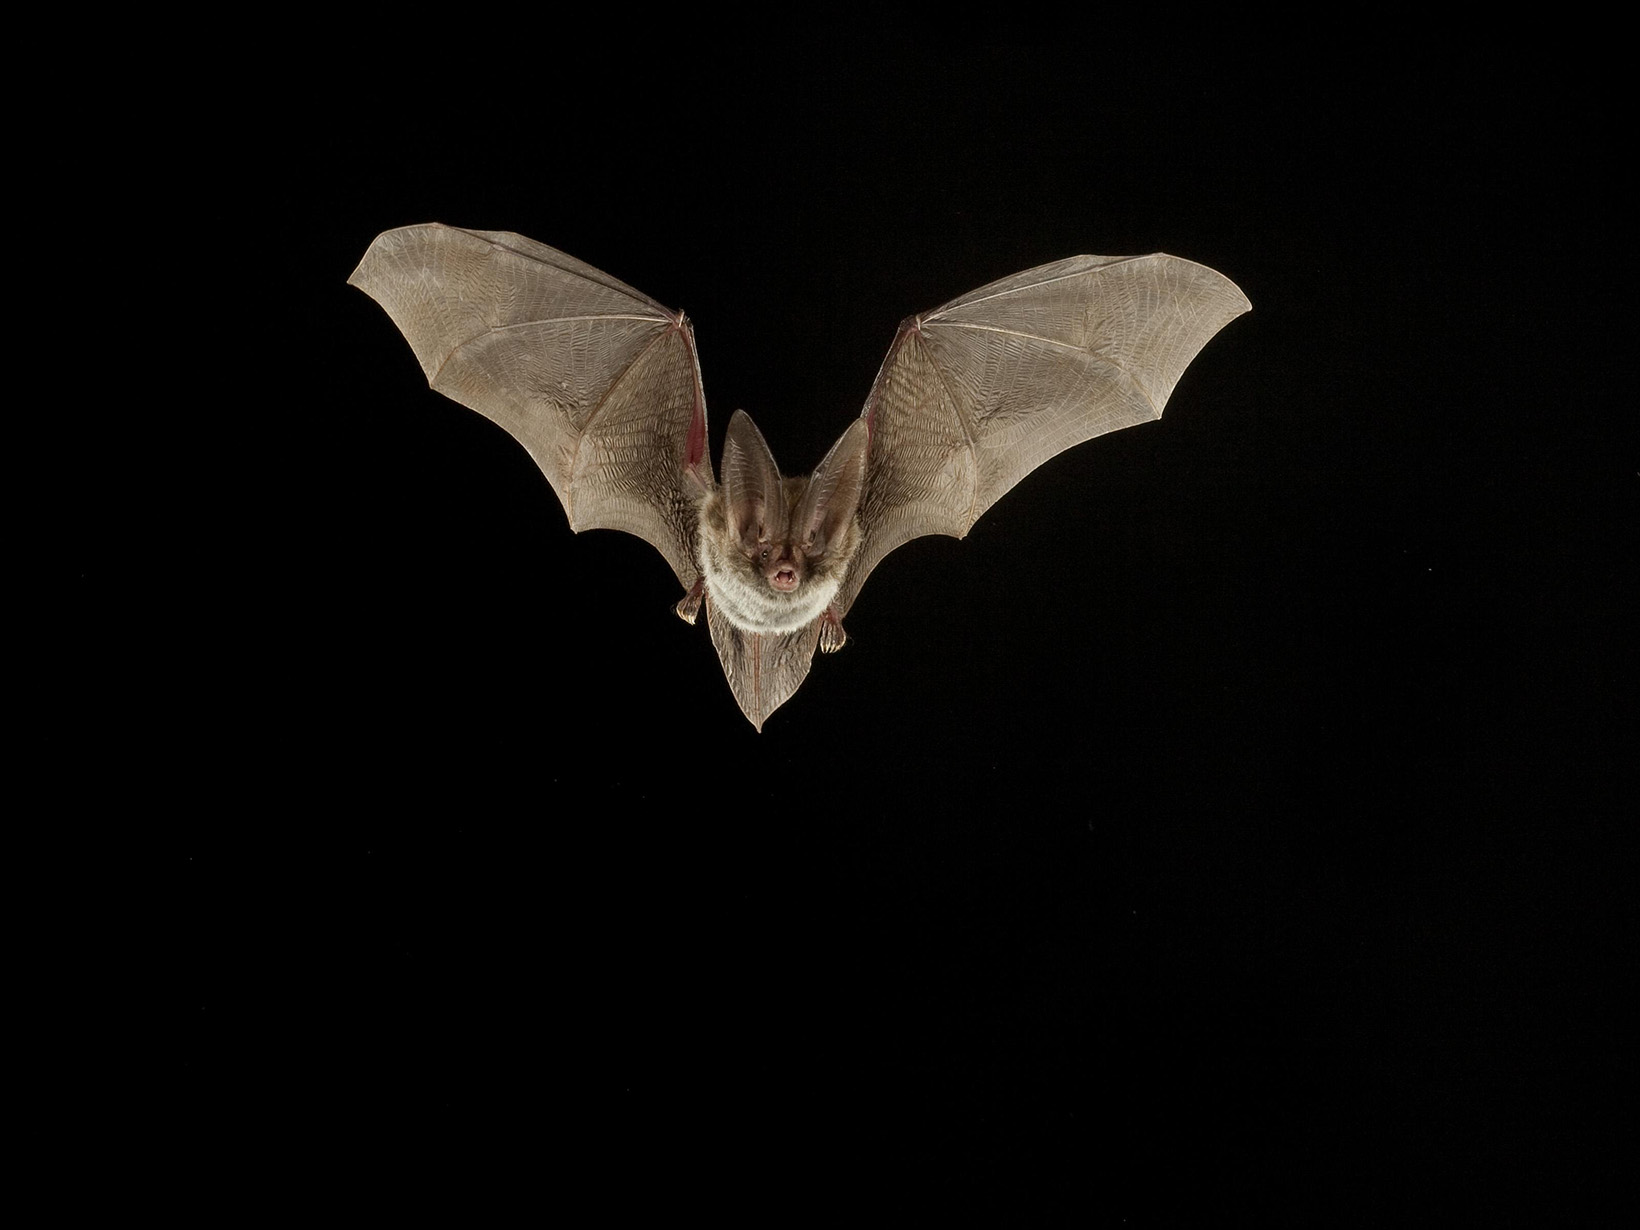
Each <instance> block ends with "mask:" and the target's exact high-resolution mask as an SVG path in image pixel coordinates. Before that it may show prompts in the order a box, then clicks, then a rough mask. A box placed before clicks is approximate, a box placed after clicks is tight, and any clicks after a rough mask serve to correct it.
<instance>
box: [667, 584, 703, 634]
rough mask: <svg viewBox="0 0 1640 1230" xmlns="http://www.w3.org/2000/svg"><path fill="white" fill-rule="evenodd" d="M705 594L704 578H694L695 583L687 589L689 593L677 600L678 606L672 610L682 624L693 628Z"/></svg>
mask: <svg viewBox="0 0 1640 1230" xmlns="http://www.w3.org/2000/svg"><path fill="white" fill-rule="evenodd" d="M705 594H706V578H705V577H696V578H695V583H694V584H693V585H691V586H690V587H689V592H688V593H686V594H685V595H684V596H683V597H681V598H679V599H678V605H677V606H675V607H673V608H672V609H673V610H674V611H676V612H677V613H678V618H679V619H681V620H683V622H684V623H686V624H689V625H691V626H693V624H694V622H695V618H696V616H698V615H699V614H700V600H701V598H703V597H704V596H705Z"/></svg>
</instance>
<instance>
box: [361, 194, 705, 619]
mask: <svg viewBox="0 0 1640 1230" xmlns="http://www.w3.org/2000/svg"><path fill="white" fill-rule="evenodd" d="M348 281H349V282H350V283H351V284H353V285H354V286H357V287H358V288H359V289H360V290H363V291H364V292H365V293H366V294H368V295H369V296H370V297H371V298H373V299H375V300H376V302H378V303H379V304H381V305H382V307H383V308H385V309H386V310H387V314H388V315H389V316H391V317H392V318H393V323H394V324H396V325H398V327H399V331H400V332H401V333H403V334H404V336H405V339H406V340H407V341H408V342H409V343H410V346H411V349H413V350H414V351H415V352H416V358H417V359H418V360H420V362H421V368H422V371H424V372H425V373H426V374H427V382H428V384H430V385H432V387H433V388H435V389H437V390H438V391H439V392H440V393H443V394H444V395H445V396H446V397H451V398H454V399H455V400H456V401H458V402H460V403H461V404H462V405H464V406H468V407H471V408H472V409H474V410H477V411H478V412H479V413H480V414H482V415H484V416H485V417H486V418H489V419H491V420H493V421H494V422H496V423H498V424H500V425H501V426H502V427H504V428H505V429H506V430H507V431H508V432H509V433H510V434H511V435H512V436H513V438H514V439H516V440H517V441H518V442H519V443H520V444H522V445H523V446H524V447H525V448H526V449H528V450H529V453H530V456H531V457H533V458H535V461H536V464H537V465H539V466H540V467H541V469H542V471H543V472H544V473H545V474H546V476H547V481H548V482H550V483H551V484H552V489H553V490H554V491H556V492H557V493H558V499H559V500H560V501H561V502H562V503H563V505H564V512H565V513H566V514H568V516H569V523H570V528H572V529H574V530H576V531H577V532H579V531H581V530H587V529H599V528H601V529H616V530H625V531H627V532H628V533H630V534H636V535H638V536H639V537H640V538H644V539H647V540H648V541H649V542H650V543H651V544H653V545H654V547H655V549H656V550H658V551H659V552H660V553H661V554H662V555H663V556H665V557H666V562H667V563H668V564H670V565H671V566H672V571H673V572H675V573H677V576H678V580H679V581H681V582H682V583H683V585H684V586H685V587H686V588H687V587H688V586H690V585H692V584H693V583H694V582H695V580H696V578H697V577H698V576H699V575H700V567H699V565H698V564H697V563H696V558H695V536H696V533H697V530H698V523H697V520H696V501H697V497H698V494H699V492H701V491H705V490H710V488H711V486H712V482H713V479H712V462H711V459H710V458H709V457H707V455H706V398H705V397H704V395H703V394H702V392H701V387H700V367H699V364H698V363H697V361H696V358H695V338H694V331H693V330H692V329H691V328H690V326H689V322H688V321H687V320H686V319H685V318H684V316H683V314H682V313H681V312H672V311H669V310H668V309H666V308H664V307H662V306H661V305H660V304H658V303H656V302H655V301H654V300H653V299H650V298H649V297H648V296H647V295H644V294H642V293H641V292H639V291H636V290H633V289H632V288H631V287H630V286H627V285H624V284H623V283H621V282H618V281H616V280H615V279H614V278H612V277H610V276H609V275H608V274H607V273H601V272H599V271H598V270H597V269H594V268H593V267H592V266H591V265H587V264H584V263H583V262H581V261H578V260H576V259H575V258H574V257H573V256H567V255H565V254H564V253H562V252H559V251H557V250H556V249H554V248H549V247H547V246H546V244H542V243H536V242H535V241H534V240H533V239H526V238H524V237H523V236H522V235H513V234H510V233H507V232H504V231H464V230H458V229H457V228H455V227H450V226H441V225H438V224H437V223H433V224H430V225H425V226H406V227H402V228H400V229H399V230H395V231H386V232H384V233H383V234H381V235H378V236H377V237H376V240H375V242H374V243H372V244H371V245H370V250H369V251H368V252H366V253H365V256H364V260H362V261H360V262H359V267H358V268H357V269H355V270H354V271H353V276H352V277H350V278H349V279H348Z"/></svg>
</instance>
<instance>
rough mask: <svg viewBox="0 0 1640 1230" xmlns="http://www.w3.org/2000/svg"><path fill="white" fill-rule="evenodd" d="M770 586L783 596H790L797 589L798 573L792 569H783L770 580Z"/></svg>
mask: <svg viewBox="0 0 1640 1230" xmlns="http://www.w3.org/2000/svg"><path fill="white" fill-rule="evenodd" d="M769 584H770V585H772V586H774V587H775V588H776V589H778V590H779V591H780V592H781V593H783V594H789V593H791V592H792V590H794V589H796V588H797V573H796V572H795V571H794V570H793V569H790V568H782V569H781V570H780V571H779V572H777V573H775V574H774V575H773V576H772V577H770V578H769Z"/></svg>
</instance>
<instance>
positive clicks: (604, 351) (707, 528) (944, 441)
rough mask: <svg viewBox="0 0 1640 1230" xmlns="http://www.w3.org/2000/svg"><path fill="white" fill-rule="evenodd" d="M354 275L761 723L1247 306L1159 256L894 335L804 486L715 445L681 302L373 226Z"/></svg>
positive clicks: (1033, 272) (464, 238) (525, 257)
mask: <svg viewBox="0 0 1640 1230" xmlns="http://www.w3.org/2000/svg"><path fill="white" fill-rule="evenodd" d="M348 281H349V282H350V283H351V284H352V285H354V286H357V287H359V289H361V290H363V291H364V292H365V293H366V294H368V295H370V296H371V298H373V299H375V300H376V302H377V303H379V304H381V306H382V307H383V308H385V309H386V311H387V314H388V315H389V316H390V317H392V319H393V323H394V324H396V325H397V326H398V327H399V330H400V332H402V333H403V334H404V336H405V338H406V339H407V340H408V341H409V343H410V347H411V349H412V350H414V351H415V355H416V358H417V359H418V360H419V361H420V363H421V367H422V370H423V372H425V373H426V375H427V381H428V383H429V384H430V385H431V386H432V387H433V388H434V389H436V390H438V391H439V392H440V393H443V394H445V395H446V396H447V397H450V398H453V399H454V400H456V401H458V402H460V403H461V404H462V405H464V406H469V407H471V408H472V409H474V410H477V411H478V412H479V413H480V414H483V415H485V416H486V417H488V418H490V419H492V420H494V421H495V422H496V423H498V424H499V425H500V426H502V427H503V428H505V429H506V430H507V431H508V432H509V433H511V435H512V436H513V437H514V438H515V439H516V440H517V441H518V442H519V443H520V444H522V445H523V446H524V447H525V448H526V449H527V450H528V451H529V454H530V456H531V457H533V458H535V461H536V464H537V465H539V466H540V467H541V469H542V471H543V472H545V474H546V476H547V481H548V482H549V483H551V484H552V488H553V490H554V491H555V492H557V493H558V498H559V500H560V501H561V502H562V503H563V505H564V512H565V513H566V514H568V516H569V523H570V527H571V528H572V529H573V530H575V531H577V532H579V531H581V530H586V529H599V528H602V529H617V530H626V531H627V532H628V533H631V534H636V535H638V536H639V537H641V538H644V539H646V540H647V541H648V542H649V543H650V544H651V545H653V546H654V547H655V549H656V550H658V551H659V552H660V553H661V555H663V556H664V557H665V558H666V562H667V563H668V564H670V565H671V567H672V571H673V572H674V573H676V574H677V577H678V580H679V582H680V583H681V584H682V585H683V587H684V591H685V592H684V596H683V598H682V599H681V600H680V601H679V602H678V604H677V608H676V609H677V613H678V615H679V616H681V617H682V618H683V619H685V620H687V621H688V622H689V623H691V624H692V623H694V622H695V619H696V617H697V616H698V615H699V613H700V610H701V607H702V606H703V605H704V607H705V609H706V623H707V627H708V628H709V629H710V631H711V636H712V643H713V645H714V646H716V648H717V652H718V657H719V658H720V659H721V661H722V664H723V673H724V675H725V676H726V677H727V678H728V681H729V688H730V690H731V691H732V692H733V693H734V697H735V700H736V701H737V702H738V703H739V705H740V708H741V711H742V712H743V713H744V714H745V715H746V717H747V718H748V719H749V720H750V721H751V723H752V725H753V726H755V727H756V728H757V729H758V730H762V728H763V723H764V721H765V720H767V718H768V717H769V715H770V714H771V713H773V712H774V711H775V710H776V709H778V708H779V707H780V706H781V705H782V704H784V703H785V702H786V701H787V700H788V699H789V698H790V697H791V695H792V693H794V692H795V691H796V690H797V688H798V686H799V685H800V684H801V683H802V682H803V680H804V678H805V677H806V676H807V675H808V673H809V665H810V662H811V661H812V660H813V657H814V651H815V649H816V648H817V647H818V648H819V649H820V650H821V651H822V652H827V653H829V652H832V651H835V650H837V649H841V648H842V646H843V643H844V641H845V640H846V636H845V633H844V631H843V618H844V616H846V615H847V614H848V612H849V609H850V608H851V607H852V606H853V605H854V600H855V598H856V597H858V596H859V593H860V587H861V586H862V585H864V584H865V581H866V578H867V577H868V576H870V575H871V571H872V569H874V568H875V567H876V566H877V564H878V563H879V562H880V561H881V560H882V558H883V557H884V556H885V555H887V554H888V553H889V552H890V551H892V550H894V548H895V547H898V546H900V545H901V544H902V543H905V542H907V541H909V540H910V539H913V538H917V537H919V536H921V535H923V534H948V535H950V536H952V537H954V538H962V537H964V536H965V535H966V534H967V533H968V530H969V529H970V528H971V527H972V526H973V524H974V522H975V521H977V520H978V519H979V517H980V516H981V515H982V514H983V513H984V512H985V510H986V509H988V508H990V507H991V505H992V504H994V503H996V501H997V500H998V499H1000V498H1001V497H1002V496H1003V495H1004V494H1006V493H1007V491H1008V490H1009V489H1010V488H1011V487H1013V485H1014V484H1015V483H1017V482H1019V480H1020V479H1022V478H1024V477H1025V476H1026V475H1027V474H1029V473H1030V472H1031V471H1032V470H1034V469H1036V467H1037V466H1039V465H1041V464H1042V463H1043V462H1044V461H1047V460H1048V458H1050V457H1053V456H1054V455H1056V454H1058V453H1060V452H1062V451H1064V450H1065V449H1067V448H1070V447H1071V446H1072V445H1074V444H1080V443H1081V442H1082V441H1084V440H1091V439H1092V438H1093V437H1094V436H1099V435H1103V434H1104V433H1105V432H1107V431H1115V430H1117V429H1118V428H1121V427H1129V426H1132V425H1133V424H1135V423H1142V422H1146V421H1148V420H1151V419H1156V418H1160V417H1161V414H1162V407H1163V406H1165V405H1166V404H1167V399H1168V396H1169V395H1170V394H1171V393H1172V392H1173V387H1174V385H1176V384H1177V383H1178V380H1179V377H1180V376H1181V375H1183V374H1184V369H1185V368H1186V367H1187V366H1188V365H1189V363H1190V361H1191V360H1192V359H1193V358H1195V357H1196V355H1197V353H1198V352H1199V351H1200V350H1201V348H1202V347H1203V346H1205V345H1206V344H1207V342H1208V340H1209V339H1210V338H1212V336H1213V335H1214V334H1215V333H1217V332H1218V331H1219V330H1220V329H1222V328H1223V327H1224V326H1225V325H1227V324H1228V323H1229V322H1230V321H1232V320H1234V319H1235V318H1236V317H1237V316H1239V315H1241V314H1242V313H1243V312H1245V311H1247V310H1249V308H1250V307H1251V304H1249V303H1248V301H1247V298H1246V296H1245V295H1243V294H1242V293H1241V291H1240V290H1239V289H1238V288H1237V287H1236V285H1235V284H1234V283H1233V282H1231V281H1230V280H1229V279H1228V278H1226V277H1224V276H1223V275H1222V274H1219V273H1215V272H1214V271H1213V270H1211V269H1208V268H1207V267H1205V266H1203V265H1198V264H1195V263H1193V262H1191V261H1187V260H1181V259H1179V258H1178V257H1176V256H1166V255H1163V254H1160V253H1157V254H1154V255H1150V256H1072V257H1069V258H1068V259H1066V260H1061V261H1055V262H1054V263H1053V264H1050V265H1043V266H1041V267H1039V268H1036V269H1028V270H1026V271H1025V272H1023V273H1016V274H1014V275H1013V276H1011V277H1006V278H1003V279H1002V280H1001V281H998V282H992V283H991V284H990V285H988V286H982V287H980V288H979V289H978V290H974V291H970V292H969V293H968V294H966V295H963V296H961V297H960V298H957V299H953V300H951V302H949V303H947V304H945V305H944V306H943V307H938V308H935V309H934V310H933V311H930V312H923V313H921V314H920V315H917V316H912V317H909V318H908V319H907V320H905V321H904V322H902V323H901V325H900V328H899V332H898V333H897V334H896V336H895V338H894V344H893V345H892V346H891V347H889V351H888V357H887V358H886V359H884V360H883V365H882V368H881V369H880V370H879V371H878V373H877V379H876V381H875V382H874V383H873V384H872V387H871V393H870V395H869V396H868V397H867V398H866V404H865V409H864V410H863V411H862V412H861V414H860V417H859V418H857V419H856V420H855V421H854V422H853V423H852V424H850V426H849V428H848V430H846V431H845V432H843V434H842V436H841V437H840V438H839V439H838V441H837V443H836V444H835V445H833V446H832V448H831V450H830V451H829V452H828V453H827V454H826V456H825V458H824V460H822V461H821V463H820V465H819V467H818V468H817V469H816V470H815V471H814V473H813V474H812V475H810V476H809V477H807V478H787V477H784V476H782V474H781V473H780V469H779V467H778V466H777V465H776V464H775V460H774V455H773V454H772V453H771V452H770V451H769V446H768V444H767V443H765V442H764V439H763V436H762V433H761V432H759V431H758V429H757V427H756V426H755V425H754V424H753V422H752V420H751V418H750V417H748V416H747V414H746V413H745V412H744V411H736V412H735V414H734V417H733V418H731V419H730V420H729V429H728V436H727V439H726V442H725V444H724V449H723V460H722V467H721V469H722V476H721V479H719V478H716V477H714V475H713V472H712V461H711V458H710V457H709V456H708V455H707V436H706V397H705V394H704V393H703V391H702V389H701V380H700V363H699V360H698V358H697V355H696V351H695V333H694V328H693V326H692V325H691V324H690V322H689V320H688V318H687V317H685V316H684V314H683V313H682V312H674V311H672V310H671V309H670V308H665V307H662V306H661V305H660V304H658V303H656V302H655V301H654V300H653V299H651V298H649V297H648V296H647V295H645V294H643V293H641V292H640V291H636V290H634V289H632V287H630V286H627V285H625V284H624V283H622V282H619V281H617V280H616V279H614V278H612V277H610V276H609V275H608V274H607V273H602V272H600V271H599V270H597V269H594V268H593V267H592V266H590V265H587V264H584V263H583V262H581V261H578V260H576V259H575V258H574V257H572V256H568V255H566V254H565V253H563V252H559V251H557V250H556V249H554V248H549V247H547V246H546V245H545V244H541V243H537V242H535V241H534V240H532V239H526V238H524V237H523V236H522V235H514V234H511V233H508V232H505V231H467V230H461V229H458V228H456V227H450V226H443V225H440V224H437V223H433V224H428V225H423V226H407V227H401V228H399V229H398V230H391V231H386V232H384V233H383V234H381V235H378V236H377V237H376V239H375V241H374V242H373V243H372V244H371V245H370V249H369V251H367V252H366V253H365V256H364V259H363V260H362V261H361V262H360V263H359V267H358V268H357V269H355V270H354V271H353V275H352V277H350V278H349V279H348Z"/></svg>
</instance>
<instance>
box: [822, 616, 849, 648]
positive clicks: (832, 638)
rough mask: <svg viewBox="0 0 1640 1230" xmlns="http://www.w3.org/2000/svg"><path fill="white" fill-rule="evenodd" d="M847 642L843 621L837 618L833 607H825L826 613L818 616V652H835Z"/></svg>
mask: <svg viewBox="0 0 1640 1230" xmlns="http://www.w3.org/2000/svg"><path fill="white" fill-rule="evenodd" d="M847 643H848V633H847V632H844V631H843V621H842V620H841V619H839V618H838V616H837V610H836V608H834V607H829V606H828V607H827V608H826V613H825V614H824V615H822V616H820V652H821V653H836V652H837V651H838V650H839V649H841V648H842V647H843V646H844V645H845V644H847Z"/></svg>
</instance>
